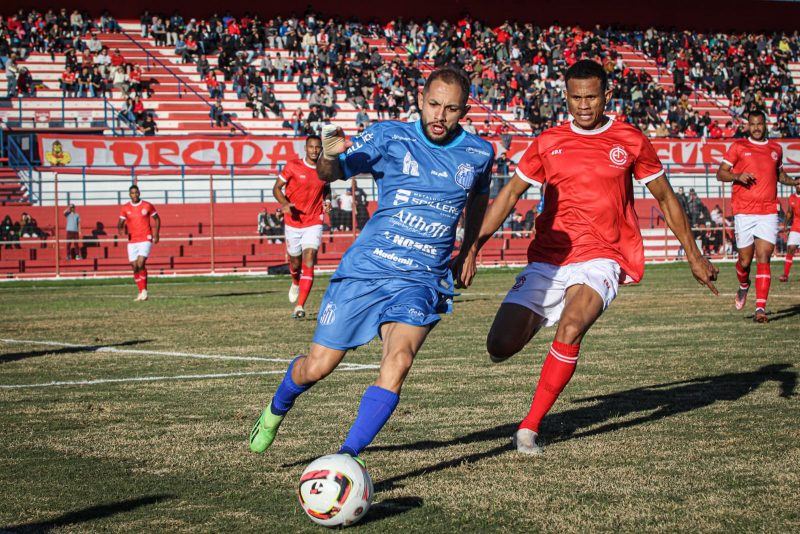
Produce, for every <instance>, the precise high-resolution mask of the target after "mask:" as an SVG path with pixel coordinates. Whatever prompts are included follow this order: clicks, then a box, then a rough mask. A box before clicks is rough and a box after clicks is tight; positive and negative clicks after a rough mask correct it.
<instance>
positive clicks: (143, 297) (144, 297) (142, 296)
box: [137, 289, 147, 300]
mask: <svg viewBox="0 0 800 534" xmlns="http://www.w3.org/2000/svg"><path fill="white" fill-rule="evenodd" d="M137 300H147V290H146V289H142V291H141V292H140V293H139V298H138V299H137Z"/></svg>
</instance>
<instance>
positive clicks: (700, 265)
mask: <svg viewBox="0 0 800 534" xmlns="http://www.w3.org/2000/svg"><path fill="white" fill-rule="evenodd" d="M647 188H648V189H649V190H650V193H652V194H653V196H654V197H655V198H656V200H658V205H659V207H660V208H661V212H662V213H663V214H664V219H665V220H666V221H667V226H669V228H670V230H672V233H673V234H675V237H677V238H678V241H680V242H681V245H682V246H683V250H684V251H686V259H687V260H689V267H690V268H691V269H692V275H693V276H694V277H695V279H696V280H697V282H698V283H700V284H701V285H704V286H706V287H708V289H710V290H711V292H712V293H714V294H715V295H719V291H717V288H716V286H714V280H716V279H717V274H718V273H719V269H717V268H716V267H714V266H713V265H712V264H711V262H710V261H708V260H707V259H706V258H704V257H703V255H702V254H701V253H700V250H699V249H698V248H697V243H695V241H694V236H693V235H692V228H691V226H689V221H688V219H686V213H684V211H683V209H682V208H681V205H680V203H679V202H678V198H677V197H676V196H675V192H674V191H673V190H672V186H671V185H670V184H669V181H668V180H667V177H666V176H660V177H658V178H656V179H655V180H653V181H651V182H648V184H647Z"/></svg>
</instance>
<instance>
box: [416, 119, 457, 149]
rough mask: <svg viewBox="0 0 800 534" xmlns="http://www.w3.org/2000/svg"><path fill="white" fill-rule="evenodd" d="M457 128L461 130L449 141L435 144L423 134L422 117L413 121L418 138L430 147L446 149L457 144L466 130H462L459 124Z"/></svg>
mask: <svg viewBox="0 0 800 534" xmlns="http://www.w3.org/2000/svg"><path fill="white" fill-rule="evenodd" d="M458 128H459V129H460V130H461V132H460V133H459V134H458V135H456V136H455V137H454V138H453V139H452V140H451V141H450V142H449V143H447V144H446V145H437V144H436V143H432V142H431V140H430V139H428V136H427V135H425V132H423V131H422V119H420V120H418V121H417V122H415V123H414V129H415V130H416V131H417V134H419V138H420V139H422V142H423V143H425V144H426V145H428V146H429V147H431V148H444V149H448V148H453V147H455V146H457V145H458V144H459V143H460V142H461V141H463V140H464V138H465V137H466V136H467V132H466V130H464V128H461V126H459V127H458Z"/></svg>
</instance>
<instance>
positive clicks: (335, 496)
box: [297, 454, 373, 527]
mask: <svg viewBox="0 0 800 534" xmlns="http://www.w3.org/2000/svg"><path fill="white" fill-rule="evenodd" d="M372 492H373V488H372V479H371V478H370V477H369V473H367V470H366V469H364V467H362V465H361V464H359V463H358V462H356V461H355V460H354V459H353V458H352V457H351V456H348V455H347V454H329V455H327V456H322V457H321V458H317V459H316V460H314V461H313V462H311V463H310V464H308V467H306V470H305V471H303V475H302V476H301V477H300V488H299V489H298V492H297V496H298V497H299V498H300V506H302V507H303V510H305V512H306V514H308V517H310V518H311V520H312V521H314V522H315V523H318V524H320V525H323V526H326V527H335V526H340V525H341V526H347V525H352V524H353V523H356V522H357V521H359V520H360V519H361V518H362V517H364V516H365V515H366V513H367V510H369V505H370V504H371V503H372Z"/></svg>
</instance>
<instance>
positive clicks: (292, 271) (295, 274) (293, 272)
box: [289, 262, 300, 285]
mask: <svg viewBox="0 0 800 534" xmlns="http://www.w3.org/2000/svg"><path fill="white" fill-rule="evenodd" d="M289 274H291V275H292V283H293V284H294V285H297V284H299V283H300V271H296V270H295V269H294V268H293V267H292V262H289Z"/></svg>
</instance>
